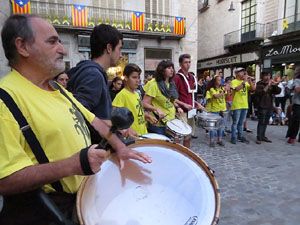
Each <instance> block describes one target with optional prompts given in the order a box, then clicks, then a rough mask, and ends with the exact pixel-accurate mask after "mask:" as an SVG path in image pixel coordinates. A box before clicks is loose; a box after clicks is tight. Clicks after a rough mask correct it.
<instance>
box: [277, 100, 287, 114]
mask: <svg viewBox="0 0 300 225" xmlns="http://www.w3.org/2000/svg"><path fill="white" fill-rule="evenodd" d="M285 102H286V98H285V97H275V106H276V107H279V105H280V107H281V108H282V112H284V113H285Z"/></svg>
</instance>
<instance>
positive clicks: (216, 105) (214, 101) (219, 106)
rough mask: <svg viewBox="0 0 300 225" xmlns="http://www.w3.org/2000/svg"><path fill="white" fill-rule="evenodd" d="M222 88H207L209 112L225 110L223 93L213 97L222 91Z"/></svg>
mask: <svg viewBox="0 0 300 225" xmlns="http://www.w3.org/2000/svg"><path fill="white" fill-rule="evenodd" d="M222 91H223V89H222V88H218V89H217V90H216V89H214V88H211V89H210V90H209V92H210V96H212V98H211V106H210V111H211V112H220V111H226V101H225V95H226V94H224V95H223V96H222V97H221V98H215V97H214V95H215V94H220V92H222Z"/></svg>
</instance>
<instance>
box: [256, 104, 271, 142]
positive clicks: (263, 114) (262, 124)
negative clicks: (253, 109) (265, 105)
mask: <svg viewBox="0 0 300 225" xmlns="http://www.w3.org/2000/svg"><path fill="white" fill-rule="evenodd" d="M272 113H273V109H259V110H258V124H257V139H258V140H261V139H262V138H264V137H266V130H267V126H268V123H269V119H270V117H271V115H272Z"/></svg>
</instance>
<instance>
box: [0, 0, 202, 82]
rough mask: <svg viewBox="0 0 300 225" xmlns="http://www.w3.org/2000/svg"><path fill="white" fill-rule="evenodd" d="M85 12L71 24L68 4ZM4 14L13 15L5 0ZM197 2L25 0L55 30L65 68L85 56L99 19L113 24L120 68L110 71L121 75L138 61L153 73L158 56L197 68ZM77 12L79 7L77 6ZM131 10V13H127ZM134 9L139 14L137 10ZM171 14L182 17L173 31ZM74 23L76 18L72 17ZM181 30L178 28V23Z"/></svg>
mask: <svg viewBox="0 0 300 225" xmlns="http://www.w3.org/2000/svg"><path fill="white" fill-rule="evenodd" d="M75 4H76V5H80V6H81V8H82V9H81V10H85V12H86V17H84V19H85V20H86V24H83V25H82V24H79V25H78V24H76V23H75V25H74V18H75V17H74V14H73V13H74V12H75V11H74V10H75V9H74V8H73V7H74V5H75ZM5 5H6V6H5V7H4V9H3V10H4V11H5V13H4V15H5V16H3V15H1V17H3V20H2V21H4V20H5V17H8V16H9V15H11V14H12V13H13V6H12V3H11V2H10V1H7V2H6V3H5ZM197 6H198V1H196V0H189V1H185V2H182V1H179V0H145V1H133V0H87V1H83V0H72V1H71V0H43V1H34V0H33V1H30V7H31V13H33V14H38V15H40V16H41V17H43V18H45V19H47V20H48V21H49V22H50V23H52V24H53V25H54V27H55V28H56V29H57V31H58V33H59V35H60V38H61V40H62V44H63V45H64V46H65V48H66V50H67V53H68V54H67V56H66V57H65V63H66V68H71V67H73V66H75V65H76V64H77V63H78V62H79V61H81V60H83V59H88V58H89V53H90V46H89V35H90V33H91V31H92V29H93V27H94V26H96V25H98V24H101V23H105V24H110V25H112V26H115V27H116V28H117V29H119V30H120V31H121V32H122V33H123V36H124V46H123V50H122V53H123V58H122V60H121V62H120V66H119V67H117V68H111V69H110V70H109V72H110V73H111V74H117V75H119V74H121V73H122V67H124V65H125V64H126V63H128V62H130V63H136V64H138V65H139V66H140V67H141V68H142V70H143V73H142V78H143V75H144V74H145V73H154V70H155V68H156V65H157V64H158V62H159V61H161V60H162V59H170V60H172V61H173V62H174V64H175V69H176V70H178V69H179V63H178V58H179V55H181V54H183V53H189V54H191V56H192V67H191V71H193V72H196V70H197V51H198V49H197V44H198V43H197V39H198V20H197V16H198V11H197ZM76 10H78V12H79V10H80V9H77V8H76ZM134 12H135V13H137V14H133V13H134ZM139 13H140V14H139ZM137 15H142V16H143V24H144V28H143V29H141V28H140V27H139V26H140V25H141V22H140V21H139V22H135V24H133V17H134V18H135V19H137V18H138V19H139V18H141V17H137ZM175 17H180V18H182V20H183V22H184V27H183V29H182V32H178V30H177V31H175V27H176V28H178V24H177V25H176V24H175V23H176V21H175ZM1 19H2V18H1ZM75 22H76V21H75ZM77 22H78V21H77ZM180 26H182V23H181V24H180ZM181 28H182V27H181ZM0 60H1V61H0V63H1V65H0V69H1V76H3V75H4V74H5V73H6V72H7V71H9V68H8V67H6V66H5V64H6V62H5V57H4V56H3V55H0Z"/></svg>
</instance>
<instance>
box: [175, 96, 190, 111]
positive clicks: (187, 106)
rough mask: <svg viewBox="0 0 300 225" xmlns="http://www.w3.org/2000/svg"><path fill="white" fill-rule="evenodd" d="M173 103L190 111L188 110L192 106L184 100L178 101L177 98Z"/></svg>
mask: <svg viewBox="0 0 300 225" xmlns="http://www.w3.org/2000/svg"><path fill="white" fill-rule="evenodd" d="M175 104H177V105H178V106H180V107H183V108H184V109H186V110H188V111H190V110H192V109H193V106H192V105H189V104H187V103H184V102H182V101H180V100H178V99H176V101H175ZM175 104H174V105H175ZM175 107H176V105H175Z"/></svg>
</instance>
